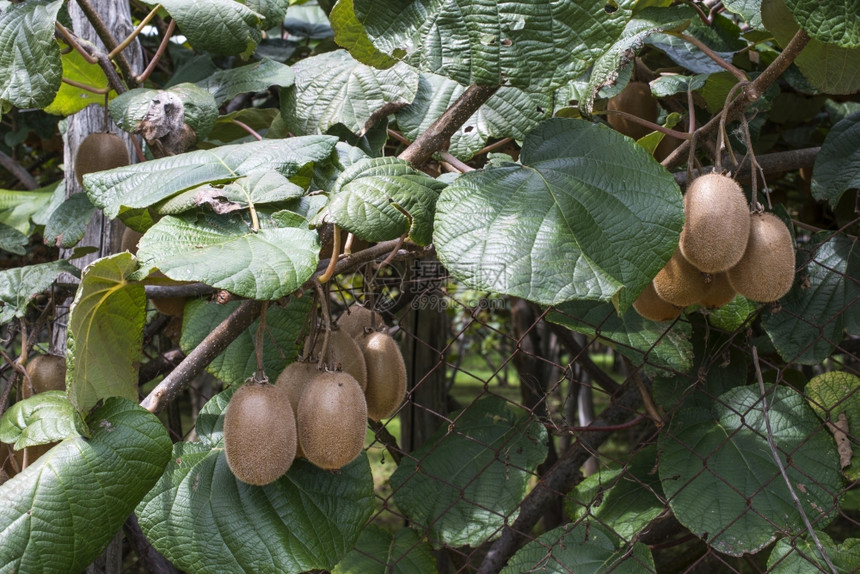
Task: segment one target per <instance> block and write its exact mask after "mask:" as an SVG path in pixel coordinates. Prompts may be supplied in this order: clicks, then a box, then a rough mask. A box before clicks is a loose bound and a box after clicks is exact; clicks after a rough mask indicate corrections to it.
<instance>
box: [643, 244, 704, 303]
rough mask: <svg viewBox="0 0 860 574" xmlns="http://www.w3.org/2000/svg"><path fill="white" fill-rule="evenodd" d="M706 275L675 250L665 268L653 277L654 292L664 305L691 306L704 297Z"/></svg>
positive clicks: (679, 251) (678, 250)
mask: <svg viewBox="0 0 860 574" xmlns="http://www.w3.org/2000/svg"><path fill="white" fill-rule="evenodd" d="M707 287H708V284H707V282H706V275H705V274H703V273H702V272H701V271H699V270H698V269H697V268H696V267H694V266H693V265H692V264H691V263H690V262H689V261H687V260H686V259H685V258H684V256H683V255H682V254H681V250H680V249H676V250H675V253H674V254H673V255H672V258H671V259H670V260H669V262H668V263H666V266H665V267H663V269H661V270H660V272H659V273H657V276H656V277H654V290H655V291H656V292H657V296H658V297H660V299H662V300H663V301H665V302H666V303H671V304H672V305H676V306H678V307H686V306H687V305H693V304H695V303H698V302H699V301H701V300H702V297H704V296H705V291H706V290H707Z"/></svg>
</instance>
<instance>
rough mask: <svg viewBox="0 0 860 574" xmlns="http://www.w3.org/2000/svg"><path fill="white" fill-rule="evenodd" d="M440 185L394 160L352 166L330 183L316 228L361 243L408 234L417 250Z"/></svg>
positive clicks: (426, 239) (424, 240) (428, 234)
mask: <svg viewBox="0 0 860 574" xmlns="http://www.w3.org/2000/svg"><path fill="white" fill-rule="evenodd" d="M444 187H445V184H444V183H442V182H440V181H438V180H435V179H433V178H431V177H429V176H428V175H425V174H424V173H422V172H420V171H418V170H416V169H415V168H413V167H412V166H411V165H410V164H409V163H408V162H406V161H403V160H400V159H397V158H395V157H380V158H371V159H366V160H361V161H359V162H357V163H354V164H353V165H351V166H350V167H348V168H347V169H346V170H344V172H343V173H341V174H340V177H338V178H337V180H336V181H335V183H334V186H333V187H332V189H331V200H330V201H329V204H328V205H327V206H326V207H325V209H324V210H323V211H322V212H320V214H319V215H318V221H319V222H330V223H335V224H337V225H339V226H340V227H342V228H344V229H346V230H347V231H349V232H351V233H354V234H355V236H356V237H359V238H361V239H365V240H367V241H385V240H388V239H395V238H397V237H400V236H401V235H404V234H405V233H407V232H408V233H409V238H410V239H411V240H412V241H414V242H415V243H417V244H419V245H427V244H429V243H430V242H431V241H432V240H433V237H432V230H433V215H434V212H435V211H436V200H437V199H438V198H439V192H440V191H442V189H444Z"/></svg>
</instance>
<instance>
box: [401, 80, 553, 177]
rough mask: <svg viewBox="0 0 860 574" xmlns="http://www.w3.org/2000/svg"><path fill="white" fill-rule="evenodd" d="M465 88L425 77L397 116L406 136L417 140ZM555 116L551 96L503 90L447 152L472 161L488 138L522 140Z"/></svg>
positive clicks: (474, 116)
mask: <svg viewBox="0 0 860 574" xmlns="http://www.w3.org/2000/svg"><path fill="white" fill-rule="evenodd" d="M464 91H465V88H464V87H463V86H461V85H460V84H458V83H457V82H455V81H454V80H449V79H448V78H445V77H443V76H437V75H435V74H428V73H424V74H421V76H420V78H419V80H418V92H417V94H416V96H415V99H414V100H413V101H412V103H411V104H409V105H408V106H406V107H405V108H403V109H402V110H400V111H398V112H397V125H398V126H399V127H400V129H401V130H402V131H403V135H404V136H406V137H407V138H409V139H410V140H414V139H416V138H417V137H418V136H419V135H420V134H422V133H423V132H425V131H426V130H427V128H429V127H430V125H431V124H432V123H433V122H434V121H436V120H437V119H439V117H440V116H441V115H442V114H443V113H445V111H446V110H447V109H448V108H449V107H450V106H451V105H452V104H453V103H454V102H455V101H456V100H457V98H459V97H460V95H461V94H462V93H463V92H464ZM551 114H552V97H551V95H549V94H540V93H535V92H527V91H525V90H521V89H519V88H511V87H507V86H503V87H501V88H499V89H498V91H497V92H496V93H495V94H493V95H492V96H490V99H489V100H487V102H486V103H484V105H482V106H481V107H480V108H478V111H477V112H475V113H474V114H472V116H471V117H470V118H469V119H468V120H466V122H465V123H464V124H463V125H462V127H460V129H458V130H457V131H456V132H455V133H454V135H452V136H451V144H450V146H449V148H448V151H449V152H451V153H452V154H453V155H454V156H456V157H457V158H459V159H462V160H464V161H465V160H468V159H471V158H472V156H474V155H475V153H476V152H477V151H478V150H480V149H481V148H483V147H484V146H485V145H486V143H487V140H488V139H489V138H506V137H511V138H514V139H516V140H522V139H523V138H524V137H525V136H526V134H527V133H528V132H529V131H531V130H532V129H533V128H534V127H535V126H537V125H538V124H539V123H540V122H541V121H543V120H545V119H547V118H548V117H550V115H551Z"/></svg>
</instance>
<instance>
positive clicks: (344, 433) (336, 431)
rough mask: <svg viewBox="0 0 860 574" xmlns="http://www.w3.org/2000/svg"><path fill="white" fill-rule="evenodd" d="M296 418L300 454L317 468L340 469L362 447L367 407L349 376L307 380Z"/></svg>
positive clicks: (334, 374) (320, 376)
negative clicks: (301, 452)
mask: <svg viewBox="0 0 860 574" xmlns="http://www.w3.org/2000/svg"><path fill="white" fill-rule="evenodd" d="M296 419H297V424H298V432H299V443H300V445H301V448H302V451H303V452H304V453H305V457H306V458H307V459H308V460H309V461H311V462H312V463H314V464H315V465H317V466H318V467H320V468H325V469H336V468H342V467H343V466H345V465H347V464H349V463H350V462H352V461H353V460H354V459H355V457H357V456H358V455H359V454H360V453H361V451H362V449H363V448H364V435H365V431H366V429H367V405H366V404H365V402H364V393H362V392H361V387H359V386H358V382H357V381H356V380H355V378H353V376H352V375H350V374H349V373H345V372H343V371H336V372H323V373H319V374H318V375H317V376H316V377H314V378H313V379H311V380H310V381H309V382H308V384H307V385H306V386H305V390H304V392H303V393H302V398H301V400H299V408H298V414H297V417H296Z"/></svg>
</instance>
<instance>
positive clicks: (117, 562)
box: [51, 0, 143, 574]
mask: <svg viewBox="0 0 860 574" xmlns="http://www.w3.org/2000/svg"><path fill="white" fill-rule="evenodd" d="M92 5H93V7H94V8H95V9H96V11H97V12H98V13H99V15H100V16H101V17H102V20H103V21H104V22H105V24H107V27H108V29H109V30H110V31H111V33H112V34H113V36H114V38H117V39H118V41H122V40H123V39H124V38H125V37H126V36H127V35H128V34H129V33H130V32H131V31H132V30H133V29H134V27H133V26H132V24H131V8H130V6H129V3H128V2H127V1H124V0H110V1H106V0H99V1H97V2H92ZM67 6H68V10H69V16H70V17H71V20H72V25H73V29H74V31H75V33H76V34H77V35H78V36H79V37H82V38H85V39H86V40H88V41H90V42H92V43H93V44H94V45H96V46H98V47H99V49H100V50H102V51H105V52H106V51H107V50H105V47H104V44H102V42H101V40H99V38H98V36H97V35H96V33H95V30H94V29H93V27H92V26H91V25H90V23H89V21H88V20H87V18H86V17H85V16H84V14H83V13H82V12H81V9H80V8H79V7H78V5H77V3H76V2H69V3H68V4H67ZM124 53H125V56H126V58H127V59H128V60H129V63H130V64H131V66H132V70H133V71H134V73H140V71H141V70H142V69H143V54H142V52H141V49H140V45H139V44H138V43H137V42H134V43H133V44H132V45H131V46H129V47H128V48H127V49H126V50H125V52H124ZM96 97H99V96H96ZM102 103H104V100H103V99H102ZM106 131H112V132H114V133H117V134H119V135H120V136H122V137H123V139H124V140H125V141H126V143H127V147H128V150H129V154H130V155H129V158H130V159H131V160H133V159H134V158H135V157H136V156H135V155H134V154H133V153H132V150H133V147H132V146H131V140H130V138H129V136H128V134H126V133H125V132H122V131H120V130H119V129H118V128H117V127H116V126H115V125H113V123H112V122H111V123H110V125H105V110H104V107H103V105H92V106H88V107H87V108H86V109H84V110H82V111H80V112H79V113H77V114H75V115H73V116H71V117H69V118H68V123H67V127H66V134H65V138H64V140H65V142H64V143H65V151H64V162H65V166H66V197H67V198H68V197H70V196H71V195H72V194H75V193H83V188H82V187H81V186H80V185H79V184H78V182H77V180H76V179H75V152H76V151H77V149H78V148H79V146H80V145H81V142H82V141H83V140H84V138H86V137H87V136H88V135H89V134H90V133H93V132H106ZM121 234H122V224H121V223H120V222H119V221H116V222H111V221H110V220H108V219H107V218H106V217H105V216H104V214H103V213H102V212H101V211H96V213H95V214H94V215H93V218H92V220H90V223H89V225H87V228H86V231H85V233H84V238H83V239H82V240H81V242H80V243H79V244H78V246H81V247H82V246H94V247H96V248H97V249H98V251H96V252H94V253H91V254H89V255H86V256H84V257H81V258H78V259H74V260H72V263H73V264H74V265H75V266H76V267H79V268H81V269H83V268H84V267H85V266H86V265H88V264H89V263H92V262H93V261H95V260H96V259H98V258H100V257H104V256H106V255H110V254H111V253H114V252H116V251H117V250H118V248H119V242H120V237H121ZM70 254H71V250H70V249H62V250H61V251H60V256H61V257H63V258H67V257H69V255H70ZM64 279H65V280H66V281H67V282H68V283H69V284H71V285H76V284H77V280H76V279H75V278H74V277H71V276H65V277H61V278H60V280H59V281H64ZM66 281H64V282H66ZM70 305H71V299H69V300H66V301H65V302H63V303H61V304H59V305H57V311H56V312H57V317H56V321H55V322H54V333H53V337H52V345H51V346H52V347H53V349H54V350H55V351H57V352H60V353H63V352H65V349H66V326H67V325H68V316H69V306H70ZM122 538H123V537H122V533H121V532H119V533H118V534H117V536H115V537H114V539H113V541H111V543H110V544H109V545H108V547H107V549H106V550H105V552H104V554H102V556H100V557H99V558H97V559H96V561H95V562H93V564H92V565H90V567H89V568H87V570H86V571H87V574H119V572H120V571H121V566H122Z"/></svg>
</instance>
